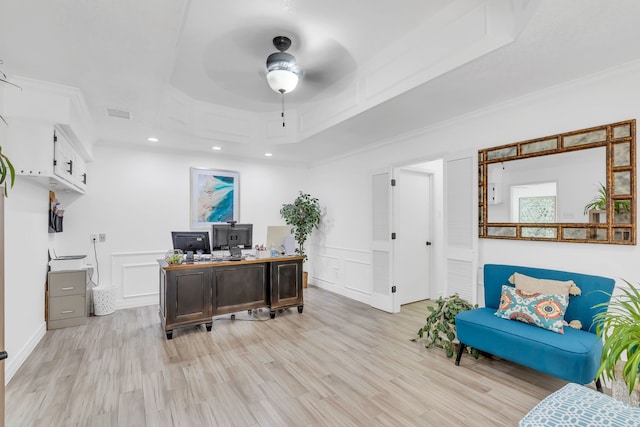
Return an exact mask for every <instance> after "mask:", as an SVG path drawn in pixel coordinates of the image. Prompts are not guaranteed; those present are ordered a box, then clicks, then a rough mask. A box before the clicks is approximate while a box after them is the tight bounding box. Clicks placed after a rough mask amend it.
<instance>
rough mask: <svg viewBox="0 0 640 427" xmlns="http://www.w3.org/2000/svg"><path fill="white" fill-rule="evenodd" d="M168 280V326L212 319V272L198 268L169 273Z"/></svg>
mask: <svg viewBox="0 0 640 427" xmlns="http://www.w3.org/2000/svg"><path fill="white" fill-rule="evenodd" d="M168 274H170V275H173V276H174V277H173V278H169V277H168V278H167V279H168V280H167V282H166V286H167V297H166V302H165V303H166V305H167V324H180V323H181V322H191V321H194V320H200V319H207V318H208V317H211V270H210V269H207V268H198V269H190V270H177V271H172V272H169V273H168Z"/></svg>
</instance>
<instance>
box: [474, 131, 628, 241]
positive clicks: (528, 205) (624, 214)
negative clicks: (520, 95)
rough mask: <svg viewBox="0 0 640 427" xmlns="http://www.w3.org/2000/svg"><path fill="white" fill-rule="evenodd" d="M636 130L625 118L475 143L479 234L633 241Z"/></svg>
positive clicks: (575, 239)
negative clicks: (481, 147)
mask: <svg viewBox="0 0 640 427" xmlns="http://www.w3.org/2000/svg"><path fill="white" fill-rule="evenodd" d="M635 133H636V128H635V120H628V121H625V122H619V123H613V124H609V125H603V126H598V127H594V128H589V129H582V130H577V131H573V132H567V133H564V134H558V135H553V136H547V137H543V138H538V139H534V140H529V141H522V142H518V143H514V144H508V145H502V146H498V147H492V148H488V149H484V150H480V151H479V152H478V172H479V180H478V188H479V197H478V203H479V208H480V209H479V221H480V228H479V236H480V237H490V238H499V239H527V240H552V241H566V242H593V243H615V244H626V245H629V244H635V243H636V227H635V222H636V213H635V211H636V201H635V200H636V199H635V197H636V194H635V191H636V190H635V176H636V175H635V174H636V172H635V158H636V154H635ZM607 153H608V154H607ZM614 225H615V227H614Z"/></svg>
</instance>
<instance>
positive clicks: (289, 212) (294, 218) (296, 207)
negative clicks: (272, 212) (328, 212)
mask: <svg viewBox="0 0 640 427" xmlns="http://www.w3.org/2000/svg"><path fill="white" fill-rule="evenodd" d="M280 215H281V216H282V218H284V220H285V222H286V224H287V225H291V226H293V227H292V229H291V232H292V233H293V237H294V238H295V239H296V242H297V243H298V248H297V249H296V253H297V254H299V255H302V256H304V257H305V260H306V259H307V255H306V254H305V253H304V243H305V242H306V241H307V239H308V238H309V235H310V234H311V232H312V231H313V229H314V228H317V227H318V225H319V224H320V215H321V211H320V204H319V202H318V199H316V198H315V197H311V195H309V194H306V193H303V192H302V191H300V192H299V195H298V197H296V199H295V200H294V201H293V203H286V204H284V205H282V209H280Z"/></svg>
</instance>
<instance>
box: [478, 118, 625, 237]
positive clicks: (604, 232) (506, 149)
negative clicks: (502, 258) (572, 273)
mask: <svg viewBox="0 0 640 427" xmlns="http://www.w3.org/2000/svg"><path fill="white" fill-rule="evenodd" d="M627 130H628V131H627ZM625 144H626V145H628V146H629V148H628V154H626V153H627V151H626V147H624V145H625ZM596 147H606V160H605V162H606V197H607V204H606V209H605V217H606V221H605V222H601V223H595V222H588V223H513V222H501V223H490V222H488V221H487V219H488V216H487V214H488V206H489V203H488V200H489V199H488V195H487V193H488V184H489V182H488V169H489V165H490V164H492V163H500V162H508V161H510V160H519V159H526V158H530V157H539V156H549V155H553V154H559V153H567V152H572V151H578V150H587V149H590V148H596ZM620 148H624V149H623V150H622V151H621V150H620ZM627 156H628V159H627ZM623 175H628V181H629V184H628V191H626V187H627V185H626V181H625V185H624V189H623V187H621V186H619V185H618V186H617V187H616V186H615V185H616V183H617V180H616V179H615V177H616V176H623ZM621 192H622V194H621ZM478 195H479V197H478V199H479V209H478V214H479V233H478V237H480V238H487V239H509V240H539V241H552V242H573V243H606V244H617V245H635V244H636V207H637V205H636V121H635V119H632V120H627V121H623V122H617V123H611V124H607V125H602V126H596V127H592V128H587V129H580V130H576V131H572V132H567V133H561V134H557V135H551V136H546V137H542V138H536V139H531V140H527V141H521V142H516V143H513V144H507V145H500V146H497V147H491V148H485V149H482V150H479V151H478ZM611 200H613V201H614V202H615V201H616V200H619V201H629V204H630V212H629V215H628V220H627V222H616V221H615V220H614V204H615V203H611ZM585 202H587V203H588V201H585ZM540 230H543V231H545V232H546V234H548V235H551V236H553V237H539V236H536V233H535V231H540Z"/></svg>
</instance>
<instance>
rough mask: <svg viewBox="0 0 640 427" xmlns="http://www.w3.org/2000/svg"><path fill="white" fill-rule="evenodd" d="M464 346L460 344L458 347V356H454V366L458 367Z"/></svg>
mask: <svg viewBox="0 0 640 427" xmlns="http://www.w3.org/2000/svg"><path fill="white" fill-rule="evenodd" d="M465 347H466V346H465V345H464V344H463V343H460V345H459V346H458V354H457V355H456V366H460V359H462V353H464V348H465Z"/></svg>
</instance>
